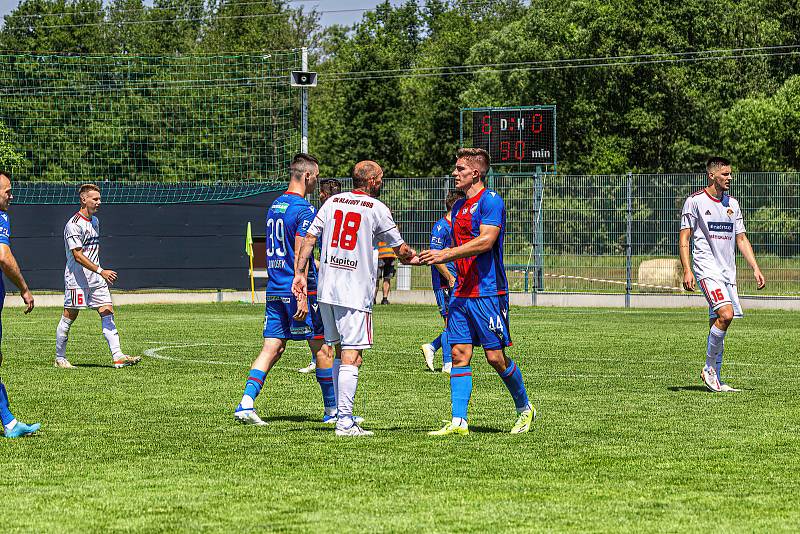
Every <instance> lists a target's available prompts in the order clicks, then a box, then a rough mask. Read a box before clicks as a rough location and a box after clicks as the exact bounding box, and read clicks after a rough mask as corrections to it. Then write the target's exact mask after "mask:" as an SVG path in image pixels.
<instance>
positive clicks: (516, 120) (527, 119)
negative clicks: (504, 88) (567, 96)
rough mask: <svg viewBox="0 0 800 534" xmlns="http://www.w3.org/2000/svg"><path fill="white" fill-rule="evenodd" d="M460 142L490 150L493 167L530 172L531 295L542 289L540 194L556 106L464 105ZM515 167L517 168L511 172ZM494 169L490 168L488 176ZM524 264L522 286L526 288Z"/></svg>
mask: <svg viewBox="0 0 800 534" xmlns="http://www.w3.org/2000/svg"><path fill="white" fill-rule="evenodd" d="M460 123H461V126H460V144H461V146H462V147H464V146H471V147H472V148H482V149H484V150H486V152H488V153H489V158H490V160H491V163H492V167H493V168H494V167H507V168H509V171H510V173H513V174H520V175H528V174H529V173H530V174H532V175H533V183H532V186H533V211H534V213H533V216H534V217H533V227H532V228H531V243H532V244H533V251H532V254H531V256H532V259H533V276H534V284H533V288H532V289H533V291H532V292H533V298H534V304H535V299H536V292H537V291H542V290H544V235H543V234H544V232H543V227H542V196H543V194H544V180H543V175H544V174H555V173H556V168H557V163H558V158H557V150H556V107H555V106H519V107H485V108H464V109H462V110H461V120H460ZM513 167H516V172H513ZM494 172H495V171H493V170H490V171H489V180H490V181H491V178H492V174H493V173H494ZM529 267H530V261H529V263H528V265H527V266H526V267H525V290H526V291H527V290H529V284H528V270H529Z"/></svg>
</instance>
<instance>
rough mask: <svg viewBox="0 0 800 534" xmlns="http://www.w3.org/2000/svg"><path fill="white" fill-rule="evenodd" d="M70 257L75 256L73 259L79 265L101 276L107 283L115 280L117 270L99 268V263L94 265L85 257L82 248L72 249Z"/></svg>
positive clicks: (111, 283) (110, 283) (112, 282)
mask: <svg viewBox="0 0 800 534" xmlns="http://www.w3.org/2000/svg"><path fill="white" fill-rule="evenodd" d="M72 257H73V258H75V261H77V262H78V263H79V264H80V265H81V266H83V267H85V268H87V269H89V270H90V271H94V272H96V273H97V274H99V275H100V276H102V277H103V279H104V280H105V281H106V282H108V283H109V285H113V284H114V282H116V281H117V271H112V270H111V269H101V268H100V266H99V265H95V263H94V262H93V261H92V260H90V259H89V258H87V257H86V255H85V254H84V253H83V249H82V248H74V249H72Z"/></svg>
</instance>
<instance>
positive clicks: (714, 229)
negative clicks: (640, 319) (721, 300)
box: [681, 189, 745, 285]
mask: <svg viewBox="0 0 800 534" xmlns="http://www.w3.org/2000/svg"><path fill="white" fill-rule="evenodd" d="M686 228H689V229H691V230H692V244H693V247H692V268H693V270H694V275H695V278H697V280H702V279H704V278H712V279H714V280H717V281H718V282H725V283H728V284H732V285H736V236H737V235H738V234H743V233H744V232H745V228H744V220H743V219H742V212H741V210H740V209H739V202H738V201H737V200H736V199H735V198H733V197H731V196H727V195H725V198H724V200H719V199H717V198H714V197H713V196H711V195H709V194H708V193H707V192H706V190H705V189H702V190H700V191H698V192H697V193H695V194H693V195H692V196H690V197H689V198H687V199H686V203H685V204H684V205H683V214H682V216H681V230H684V229H686Z"/></svg>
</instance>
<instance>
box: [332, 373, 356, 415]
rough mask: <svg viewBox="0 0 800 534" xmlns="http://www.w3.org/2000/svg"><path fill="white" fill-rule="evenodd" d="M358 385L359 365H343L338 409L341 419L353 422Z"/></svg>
mask: <svg viewBox="0 0 800 534" xmlns="http://www.w3.org/2000/svg"><path fill="white" fill-rule="evenodd" d="M357 387H358V367H356V366H355V365H342V366H341V367H340V368H339V399H338V402H337V409H338V410H339V421H342V420H343V419H349V421H344V424H345V425H347V426H349V425H348V422H349V423H350V424H352V422H353V405H354V404H355V402H356V388H357Z"/></svg>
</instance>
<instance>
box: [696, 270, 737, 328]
mask: <svg viewBox="0 0 800 534" xmlns="http://www.w3.org/2000/svg"><path fill="white" fill-rule="evenodd" d="M697 285H699V286H700V290H701V291H702V292H703V295H705V297H706V300H707V301H708V317H709V318H710V319H715V318H716V317H717V310H718V309H720V308H721V307H723V306H725V305H726V304H730V305H731V306H733V316H734V317H736V318H742V317H744V313H743V312H742V305H741V304H740V303H739V292H738V291H737V290H736V284H728V283H726V282H718V281H717V280H714V279H713V278H703V279H702V280H700V281H698V282H697Z"/></svg>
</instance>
